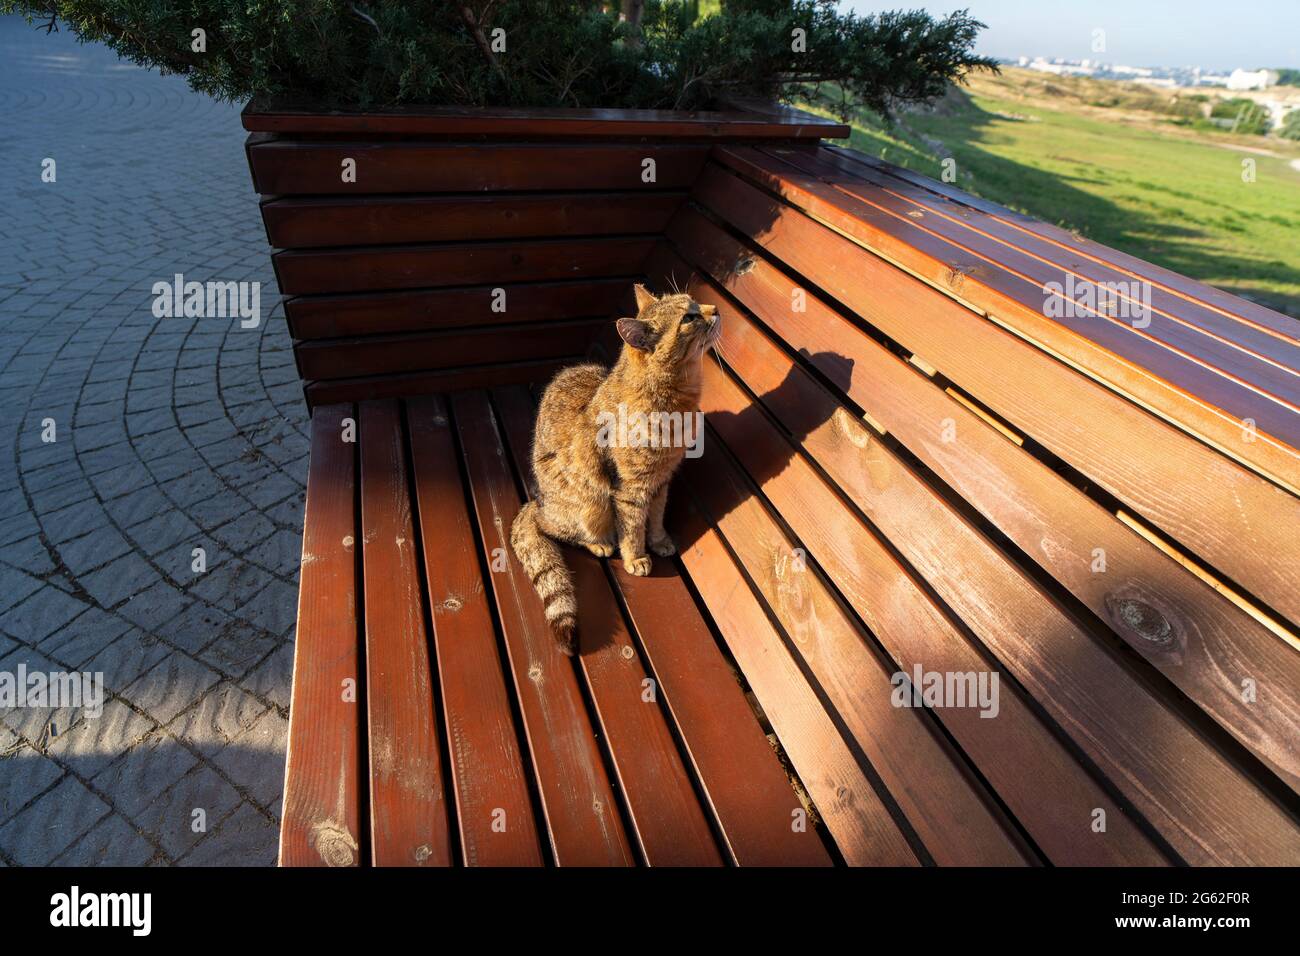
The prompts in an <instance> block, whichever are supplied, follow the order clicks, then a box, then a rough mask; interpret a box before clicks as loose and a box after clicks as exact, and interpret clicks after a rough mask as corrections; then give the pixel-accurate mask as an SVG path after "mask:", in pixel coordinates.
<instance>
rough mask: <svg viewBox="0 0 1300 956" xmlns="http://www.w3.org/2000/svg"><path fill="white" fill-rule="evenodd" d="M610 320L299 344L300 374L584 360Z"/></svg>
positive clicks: (320, 376) (326, 376)
mask: <svg viewBox="0 0 1300 956" xmlns="http://www.w3.org/2000/svg"><path fill="white" fill-rule="evenodd" d="M608 321H609V320H608V319H586V320H580V321H576V322H546V323H534V324H532V325H521V326H487V327H486V328H463V329H446V330H443V331H438V332H412V333H408V334H403V335H367V336H362V337H360V338H346V339H329V340H325V341H319V342H301V343H295V345H294V348H293V352H294V356H295V357H296V358H297V360H298V370H299V373H300V374H301V375H302V377H303V378H305V379H308V380H311V381H329V380H331V379H343V378H361V377H364V376H368V375H401V374H404V373H407V372H431V371H435V370H437V369H443V368H457V367H460V366H465V365H483V364H487V363H489V362H490V363H498V362H517V361H540V360H542V359H555V358H561V357H563V356H566V355H581V354H582V353H583V352H585V351H586V349H587V346H588V345H590V344H591V340H592V338H593V337H594V335H595V333H596V330H597V328H599V327H600V326H601V325H604V324H606V323H607V322H608Z"/></svg>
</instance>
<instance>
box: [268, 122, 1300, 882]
mask: <svg viewBox="0 0 1300 956" xmlns="http://www.w3.org/2000/svg"><path fill="white" fill-rule="evenodd" d="M244 120H245V125H246V126H247V128H248V129H249V130H250V131H251V133H252V135H251V136H250V138H249V145H248V156H249V163H250V167H251V169H252V172H253V180H254V183H255V185H256V188H257V190H258V192H260V193H261V194H262V196H263V203H262V209H263V214H264V218H265V221H266V226H267V234H268V238H269V239H270V241H271V244H272V245H273V246H275V247H276V248H277V249H278V250H279V251H277V252H276V253H275V254H274V258H275V265H276V273H277V276H278V278H279V281H280V284H281V288H282V291H283V292H284V293H285V294H286V295H288V296H289V299H288V301H287V303H286V313H287V315H288V319H289V324H290V328H291V330H292V333H293V337H294V350H295V354H296V357H297V361H298V367H299V371H300V373H301V375H302V377H303V380H304V384H305V388H306V395H307V400H308V403H309V404H310V405H311V406H312V410H313V415H312V434H313V439H312V460H311V467H310V475H309V480H308V491H307V504H306V518H305V529H304V542H303V564H302V574H301V590H300V600H299V616H298V632H297V650H296V659H295V666H294V687H293V699H292V708H291V712H290V741H289V755H288V768H287V773H286V783H285V796H284V811H283V822H282V830H281V862H282V863H283V864H286V865H322V864H328V865H355V864H365V865H370V864H374V865H438V864H443V865H445V864H456V865H462V864H463V865H532V864H540V863H556V864H563V865H569V864H592V865H622V864H629V863H649V864H651V865H674V864H677V865H716V864H726V863H733V864H742V865H745V864H751V865H824V864H828V863H849V864H860V865H871V864H874V865H899V866H904V865H908V866H910V865H918V864H929V863H938V864H999V865H1035V864H1042V863H1053V864H1066V865H1069V864H1073V865H1124V866H1132V865H1160V864H1176V863H1193V864H1209V863H1220V864H1221V863H1236V864H1243V863H1244V864H1293V863H1294V862H1295V861H1296V860H1297V859H1300V824H1297V820H1296V815H1295V812H1294V808H1295V806H1296V799H1297V792H1298V791H1300V748H1298V745H1297V740H1300V653H1298V652H1300V637H1297V634H1298V633H1300V548H1298V546H1297V541H1298V540H1300V534H1297V529H1300V498H1298V497H1297V493H1298V492H1300V452H1298V451H1297V449H1298V448H1300V390H1298V389H1297V387H1296V382H1297V380H1298V376H1300V331H1298V330H1297V323H1296V322H1295V321H1294V320H1292V319H1289V318H1287V317H1286V316H1281V315H1278V314H1276V313H1273V312H1270V311H1269V310H1267V309H1263V308H1261V307H1259V306H1257V305H1254V304H1252V303H1249V302H1244V301H1243V300H1240V299H1236V298H1234V297H1232V296H1229V295H1226V294H1224V293H1222V292H1219V291H1217V290H1214V289H1210V288H1207V287H1205V286H1202V285H1199V284H1198V283H1195V282H1192V281H1191V280H1188V279H1186V278H1184V277H1182V276H1178V275H1175V274H1173V273H1170V272H1168V271H1167V270H1163V269H1159V268H1157V267H1155V266H1152V265H1150V264H1148V263H1144V262H1141V261H1140V260H1137V259H1134V258H1132V257H1130V256H1126V255H1123V254H1121V253H1118V252H1115V251H1114V250H1109V249H1105V248H1103V247H1098V246H1096V245H1095V244H1092V243H1088V242H1087V241H1085V240H1082V239H1080V238H1079V237H1077V236H1073V235H1071V234H1070V233H1067V232H1065V231H1063V230H1060V229H1057V228H1055V227H1052V226H1048V225H1045V224H1043V223H1039V222H1036V221H1034V220H1032V219H1030V218H1028V217H1026V216H1023V215H1019V214H1016V213H1013V212H1011V211H1010V210H1007V209H1005V208H1002V207H1000V206H996V205H994V204H992V203H989V202H986V201H984V200H981V199H978V198H976V197H973V196H970V195H967V194H965V193H962V192H960V191H959V190H956V189H953V188H952V187H950V186H947V185H945V184H942V183H938V182H935V181H933V180H929V179H927V178H925V177H922V176H918V175H916V174H915V173H911V172H909V171H907V170H903V169H899V168H897V167H893V166H890V165H889V164H886V163H883V162H881V161H879V160H876V159H874V158H872V157H868V156H864V155H862V154H858V153H855V152H852V151H850V150H845V149H838V148H832V147H828V146H826V145H824V144H821V143H820V142H819V141H818V140H819V138H820V137H822V136H828V137H834V136H838V135H841V134H842V133H843V130H842V129H841V128H839V127H835V126H833V125H829V124H824V123H822V122H821V121H818V120H814V119H812V118H810V117H806V116H800V115H798V114H784V115H777V116H773V115H766V114H761V113H747V114H740V115H725V116H722V115H711V116H710V115H701V114H696V115H682V114H645V113H629V112H610V111H597V112H582V113H578V112H558V113H550V114H537V113H532V112H521V111H508V110H506V111H503V110H497V111H490V112H474V111H423V112H422V111H405V112H399V113H393V114H384V115H346V114H326V115H316V114H311V113H306V112H277V113H267V112H258V111H255V110H249V111H246V112H245V116H244ZM349 159H351V160H355V170H356V181H355V182H354V183H349V182H345V181H344V180H343V178H342V175H341V173H342V170H343V164H344V161H345V160H349ZM648 160H650V161H653V163H652V165H653V169H654V178H653V181H647V179H646V178H645V177H644V176H643V172H644V171H645V170H646V169H648V168H649V166H648V164H647V161H648ZM634 281H647V282H649V283H650V284H651V286H652V287H653V288H665V287H667V286H668V285H669V284H670V283H676V284H678V285H686V286H687V287H689V289H690V290H691V292H692V294H694V295H695V296H696V298H698V299H699V300H701V301H704V302H711V303H714V304H715V305H717V306H718V308H719V313H720V315H721V316H722V321H723V338H722V342H721V347H720V348H719V350H718V351H719V360H718V361H717V362H712V361H710V362H708V363H706V366H705V375H704V394H703V398H702V404H703V409H704V411H705V413H706V417H707V422H708V425H709V429H708V431H707V434H706V442H705V454H704V456H703V457H702V458H700V459H698V460H694V461H689V462H687V464H686V465H685V466H684V468H683V470H682V474H681V475H680V476H679V477H678V478H677V479H676V480H675V483H674V486H673V490H672V492H671V494H670V496H669V501H670V509H669V510H670V520H669V525H668V527H669V530H670V531H671V533H672V534H673V536H674V538H675V540H676V542H677V545H678V549H679V552H680V557H678V558H674V559H657V560H656V562H655V570H654V573H653V574H652V575H651V576H649V577H645V578H633V577H630V576H628V575H626V574H625V573H624V572H623V570H622V567H621V565H620V564H619V563H618V562H617V561H613V562H608V563H606V562H601V561H598V560H596V559H595V558H593V557H592V556H590V555H588V554H586V553H585V552H584V553H581V554H579V553H577V552H574V551H572V550H570V551H569V555H568V560H569V563H570V566H571V567H572V569H573V570H574V573H575V576H576V578H577V580H578V592H579V599H580V608H579V629H580V642H581V644H580V651H581V653H580V655H579V656H578V658H577V659H576V660H575V659H570V658H565V657H563V656H561V655H560V653H559V652H558V650H557V649H556V647H555V645H554V642H553V641H552V640H551V638H550V636H549V634H548V633H547V630H546V625H545V621H544V618H543V616H542V609H541V606H540V604H539V602H538V600H537V598H536V595H535V594H534V592H533V588H532V584H531V582H530V581H529V580H528V579H527V577H526V576H525V575H524V574H523V572H522V570H521V569H520V568H519V567H518V565H517V563H516V562H515V561H514V559H513V556H512V555H511V552H510V546H509V541H508V537H509V528H510V524H511V522H512V520H513V518H514V515H515V514H516V513H517V511H518V509H519V508H520V507H521V505H522V503H523V501H524V500H525V495H526V494H527V488H528V483H529V475H528V465H527V461H528V443H529V438H530V428H531V422H532V416H533V409H534V404H535V400H536V396H537V389H538V388H539V387H540V386H541V384H542V383H544V382H545V381H546V379H547V378H548V377H549V376H550V375H551V374H552V373H553V372H554V370H555V369H557V368H558V367H561V366H563V365H565V364H567V363H570V362H574V361H577V360H579V359H580V358H582V357H583V356H585V355H588V354H589V353H591V352H593V351H594V352H596V353H599V352H600V349H601V348H602V338H603V337H604V333H605V332H607V330H608V328H609V326H610V325H611V323H610V319H611V318H613V317H615V316H617V315H620V314H627V313H626V310H627V309H628V308H630V288H631V284H632V283H633V282H634ZM1079 283H1083V284H1084V285H1087V284H1088V283H1094V284H1097V283H1137V284H1138V285H1139V286H1141V288H1142V289H1143V291H1144V293H1145V298H1146V299H1147V300H1148V305H1149V310H1148V313H1147V315H1146V316H1145V319H1146V321H1145V322H1137V323H1134V322H1129V321H1124V320H1123V319H1121V318H1120V317H1118V316H1117V315H1116V313H1115V311H1114V309H1113V308H1112V307H1111V306H1109V305H1107V306H1103V305H1100V304H1098V302H1097V301H1095V300H1094V301H1093V302H1092V304H1091V305H1089V304H1088V302H1087V301H1085V300H1084V298H1082V297H1080V298H1078V299H1075V298H1071V299H1070V302H1069V303H1068V304H1069V306H1070V307H1069V308H1067V309H1064V310H1062V309H1061V308H1060V306H1061V305H1062V302H1061V301H1060V300H1059V296H1060V293H1058V292H1055V291H1052V290H1053V289H1057V288H1076V287H1078V285H1079ZM1121 288H1127V286H1121ZM1067 295H1069V293H1067ZM1053 296H1056V297H1057V298H1053ZM1122 297H1123V294H1122V293H1121V298H1122ZM502 302H504V311H500V310H499V308H500V305H501V303H502ZM494 304H496V305H497V308H494ZM605 354H606V355H608V354H609V353H608V351H606V352H605ZM349 423H351V424H352V425H354V426H355V428H354V432H355V435H356V441H355V442H354V443H349V442H347V441H346V440H344V438H343V437H342V436H344V435H346V434H348V427H349ZM900 675H905V677H900ZM933 675H939V678H940V682H941V683H944V681H945V679H946V680H948V681H952V680H953V679H954V677H961V676H962V675H970V680H971V681H974V682H975V683H972V684H970V685H969V686H970V687H971V688H975V687H977V686H978V681H979V680H980V679H981V675H982V676H983V679H985V680H986V681H991V680H992V678H993V677H994V676H996V677H997V678H998V680H999V683H998V696H997V699H996V706H993V705H992V704H990V702H988V701H985V702H983V703H982V704H980V703H979V702H976V703H977V704H978V706H972V702H971V701H966V702H964V705H959V704H957V703H956V702H954V701H951V700H949V699H947V698H944V697H940V698H938V703H935V702H934V701H929V700H927V699H925V698H924V697H923V696H922V697H918V698H913V697H912V696H911V695H910V694H904V693H901V692H900V691H899V688H900V687H904V688H906V687H907V686H909V685H908V684H907V683H906V681H908V680H914V681H918V682H919V684H920V686H921V687H922V688H923V689H924V687H925V686H927V681H928V680H930V679H931V677H932V676H933ZM949 686H955V684H952V683H949ZM986 686H987V685H986ZM1252 689H1253V690H1252ZM900 695H901V696H900ZM909 704H911V705H917V706H909ZM921 705H924V706H921ZM778 747H779V752H778V750H777V748H778ZM796 783H797V787H796V786H795V784H796ZM814 807H815V820H816V822H815V823H814V817H812V816H810V811H811V809H812V808H814Z"/></svg>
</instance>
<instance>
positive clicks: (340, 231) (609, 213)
mask: <svg viewBox="0 0 1300 956" xmlns="http://www.w3.org/2000/svg"><path fill="white" fill-rule="evenodd" d="M685 198H686V193H685V192H684V191H681V190H677V191H673V192H644V191H643V192H635V193H629V192H613V193H589V192H588V193H572V192H570V193H516V194H511V193H495V194H492V195H480V196H476V195H468V196H466V195H451V196H394V197H392V198H391V199H382V200H376V199H374V198H368V199H361V198H353V197H343V196H340V197H332V198H324V197H310V198H293V199H273V200H270V201H269V202H265V203H263V204H262V220H263V222H264V223H265V224H266V234H267V238H268V239H269V240H270V242H271V245H273V246H277V247H279V248H287V247H292V248H295V249H306V248H321V247H325V246H369V245H385V246H386V245H392V244H394V243H404V242H476V241H482V240H487V239H546V238H550V237H552V236H597V235H606V234H616V233H624V232H627V231H628V225H629V224H630V223H635V224H636V231H637V232H662V231H663V228H664V226H666V225H667V224H668V219H669V217H670V216H672V214H673V212H675V211H676V209H677V207H678V206H680V205H681V204H682V201H683V200H684V199H685Z"/></svg>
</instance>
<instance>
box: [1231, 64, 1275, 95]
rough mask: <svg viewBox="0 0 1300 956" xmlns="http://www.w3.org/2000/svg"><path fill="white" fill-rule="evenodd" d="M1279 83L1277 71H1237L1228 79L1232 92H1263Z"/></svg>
mask: <svg viewBox="0 0 1300 956" xmlns="http://www.w3.org/2000/svg"><path fill="white" fill-rule="evenodd" d="M1276 83H1277V70H1242V69H1236V70H1233V71H1232V74H1231V75H1230V76H1229V77H1228V89H1230V90H1263V89H1267V88H1268V87H1270V86H1273V85H1274V84H1276Z"/></svg>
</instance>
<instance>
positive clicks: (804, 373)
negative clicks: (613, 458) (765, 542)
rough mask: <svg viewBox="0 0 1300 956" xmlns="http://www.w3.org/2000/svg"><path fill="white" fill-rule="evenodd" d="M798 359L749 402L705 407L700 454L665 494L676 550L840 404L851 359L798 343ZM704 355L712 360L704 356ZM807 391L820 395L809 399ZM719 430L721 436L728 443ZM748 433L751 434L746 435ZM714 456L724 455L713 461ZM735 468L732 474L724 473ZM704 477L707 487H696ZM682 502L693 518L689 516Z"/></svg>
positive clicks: (782, 463) (760, 482)
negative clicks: (722, 408)
mask: <svg viewBox="0 0 1300 956" xmlns="http://www.w3.org/2000/svg"><path fill="white" fill-rule="evenodd" d="M799 359H800V360H799V361H798V362H796V363H795V364H794V365H792V366H791V368H790V370H789V372H787V374H786V376H785V378H784V379H782V381H781V383H780V384H779V385H777V386H776V387H775V388H773V389H770V390H769V391H767V392H764V393H762V394H760V395H758V396H757V401H750V403H749V404H748V405H746V406H745V408H744V409H743V410H741V411H739V412H710V413H709V414H708V415H707V416H706V417H705V421H706V422H707V424H708V429H707V430H706V432H705V434H704V436H703V439H702V440H703V443H704V444H703V454H702V455H701V456H700V457H699V460H698V461H697V462H691V463H689V464H688V465H687V466H686V468H685V469H684V470H686V474H681V473H680V472H679V474H677V475H676V476H674V478H673V485H672V487H671V489H670V491H669V493H668V501H669V507H668V512H669V523H668V524H669V531H670V533H671V534H672V537H673V541H674V542H675V543H676V545H677V550H678V553H681V552H683V551H685V550H686V549H687V548H689V547H691V546H692V545H694V544H695V540H696V538H697V536H698V529H699V528H701V527H712V526H714V525H715V524H717V523H718V522H720V521H722V520H723V519H724V518H726V517H727V515H729V514H730V513H731V512H732V511H734V510H735V509H736V508H737V507H739V506H740V505H742V504H743V503H744V502H746V501H748V500H749V499H750V498H752V497H753V496H754V495H755V493H756V491H755V489H762V487H763V486H764V485H765V484H766V483H767V482H768V481H769V480H770V479H771V478H773V477H775V476H776V475H779V474H780V473H781V472H783V471H784V470H785V469H786V468H787V467H789V465H790V462H791V460H792V458H793V457H794V456H795V455H796V454H798V451H797V449H798V448H800V447H801V446H802V445H803V442H804V440H805V439H806V438H807V437H808V435H809V434H810V433H811V432H812V431H814V430H815V429H817V428H819V427H821V426H822V425H824V424H825V423H826V422H827V421H828V420H829V419H830V417H831V416H832V415H834V413H835V410H836V409H837V408H840V407H842V406H841V405H840V400H841V395H842V394H846V393H847V392H848V390H849V385H850V383H851V382H852V380H853V368H854V362H853V359H851V358H848V357H847V356H844V355H840V354H838V353H835V352H818V353H815V354H814V353H810V352H809V351H808V350H807V349H800V350H799ZM709 360H710V361H713V359H712V357H710V359H709ZM810 367H815V368H816V369H817V370H818V371H819V372H820V373H821V375H822V377H823V378H824V379H825V380H826V381H827V382H829V383H830V385H832V386H833V390H828V389H826V388H825V386H824V385H823V384H822V383H820V382H818V381H817V380H816V377H815V376H813V375H812V373H811V372H810V371H809V368H810ZM723 374H730V373H729V372H728V373H723ZM810 391H816V392H818V393H820V394H821V395H822V396H824V397H825V399H826V400H825V401H819V402H815V403H813V402H809V401H808V400H807V398H808V396H809V394H810ZM837 393H838V394H837ZM778 415H779V416H780V417H779V418H778ZM724 436H729V437H730V439H731V440H730V442H728V440H727V437H724ZM751 436H752V437H753V440H747V439H748V438H750V437H751ZM715 456H716V457H715ZM719 458H725V459H726V460H725V461H721V462H720V461H718V459H719ZM737 473H740V476H741V480H740V481H736V480H733V478H732V476H733V475H736V474H737ZM705 482H707V483H708V488H707V489H705V488H703V487H702V483H705ZM690 509H694V510H695V511H697V512H698V513H699V515H700V516H701V517H700V518H697V519H691V518H690V517H689V516H688V512H689V510H690ZM692 529H694V530H692ZM651 573H652V574H676V573H678V572H677V568H676V567H674V566H673V564H672V562H668V561H664V560H662V559H660V560H657V561H656V562H655V568H654V570H653V571H652V572H651Z"/></svg>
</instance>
